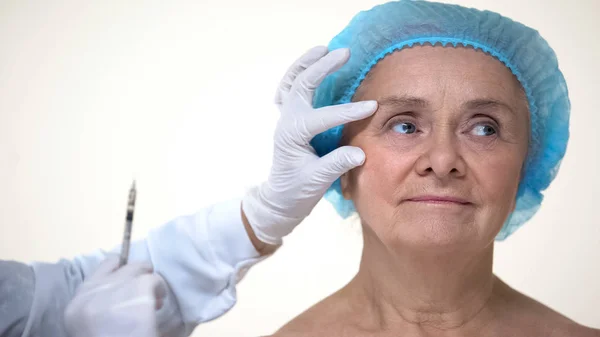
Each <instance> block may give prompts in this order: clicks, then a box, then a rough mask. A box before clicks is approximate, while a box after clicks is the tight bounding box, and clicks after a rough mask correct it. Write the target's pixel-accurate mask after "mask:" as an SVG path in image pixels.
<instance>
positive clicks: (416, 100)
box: [377, 95, 429, 108]
mask: <svg viewBox="0 0 600 337" xmlns="http://www.w3.org/2000/svg"><path fill="white" fill-rule="evenodd" d="M377 102H378V105H379V106H389V107H403V108H406V107H415V108H425V107H427V106H428V105H429V103H428V102H427V100H425V99H423V98H420V97H415V96H409V95H402V96H386V97H383V98H381V99H378V100H377Z"/></svg>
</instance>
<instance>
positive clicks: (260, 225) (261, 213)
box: [242, 186, 304, 246]
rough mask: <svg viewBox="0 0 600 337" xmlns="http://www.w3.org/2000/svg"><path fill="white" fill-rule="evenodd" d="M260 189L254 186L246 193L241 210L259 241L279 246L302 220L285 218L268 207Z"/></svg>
mask: <svg viewBox="0 0 600 337" xmlns="http://www.w3.org/2000/svg"><path fill="white" fill-rule="evenodd" d="M261 187H262V186H255V187H252V188H251V189H250V190H248V192H246V195H245V196H244V198H243V199H242V210H243V211H244V214H246V218H248V222H249V223H250V227H252V230H254V234H255V235H256V237H257V238H258V239H259V240H260V241H262V242H264V243H267V244H270V245H276V246H277V245H281V243H282V238H283V237H284V236H286V235H288V234H290V233H291V232H292V231H293V230H294V228H295V227H296V226H297V225H298V224H299V223H300V222H301V221H302V220H304V218H293V217H287V216H285V215H282V214H281V213H280V212H278V211H276V210H275V209H274V207H270V204H269V202H267V201H266V200H265V198H264V196H263V194H262V193H261Z"/></svg>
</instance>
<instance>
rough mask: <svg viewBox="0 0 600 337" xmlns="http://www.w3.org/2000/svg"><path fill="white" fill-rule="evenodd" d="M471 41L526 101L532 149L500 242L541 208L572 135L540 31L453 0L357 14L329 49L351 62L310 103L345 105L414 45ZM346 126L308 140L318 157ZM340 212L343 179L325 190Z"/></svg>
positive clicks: (345, 208) (559, 81) (564, 95)
mask: <svg viewBox="0 0 600 337" xmlns="http://www.w3.org/2000/svg"><path fill="white" fill-rule="evenodd" d="M424 44H431V45H441V46H445V47H458V46H464V47H472V48H474V49H479V50H482V51H484V52H486V53H487V54H489V55H491V56H493V57H495V58H496V59H498V60H500V61H501V62H502V63H503V64H504V65H506V67H508V69H510V71H511V72H512V73H513V74H514V75H515V76H516V78H517V79H518V80H519V82H520V83H521V85H522V86H523V88H524V90H525V93H526V95H527V101H528V104H529V112H530V115H531V117H530V120H531V123H530V124H531V133H530V141H529V150H528V155H527V159H526V161H525V166H524V170H523V174H522V178H521V181H520V183H519V189H518V192H517V200H516V207H515V210H514V211H513V212H512V213H511V214H510V216H509V217H508V218H507V220H506V222H505V223H504V226H503V227H502V229H501V231H500V232H499V234H498V235H497V237H496V240H504V239H505V238H507V237H508V236H509V235H510V234H512V233H513V232H514V231H515V230H517V229H518V228H519V227H520V226H521V225H523V223H525V222H526V221H528V220H529V219H530V218H531V217H532V216H533V215H534V214H535V213H536V212H537V210H538V209H539V207H540V204H541V202H542V199H543V195H542V192H543V191H544V190H545V189H546V188H547V187H548V185H549V184H550V182H551V181H552V180H553V179H554V177H555V176H556V174H557V172H558V168H559V166H560V162H561V160H562V158H563V156H564V154H565V150H566V147H567V142H568V139H569V115H570V102H569V97H568V91H567V85H566V83H565V79H564V77H563V75H562V73H561V71H560V70H559V68H558V61H557V59H556V55H555V53H554V51H553V50H552V49H551V48H550V46H549V45H548V43H547V42H546V41H545V40H544V39H543V38H542V37H541V36H540V34H539V33H538V32H537V31H536V30H534V29H531V28H529V27H527V26H525V25H523V24H521V23H518V22H515V21H513V20H511V19H509V18H506V17H503V16H501V15H500V14H497V13H494V12H490V11H480V10H477V9H473V8H465V7H461V6H458V5H450V4H443V3H436V2H429V1H409V0H401V1H394V2H388V3H385V4H382V5H378V6H375V7H374V8H372V9H371V10H368V11H363V12H360V13H358V14H357V15H356V16H355V17H354V18H353V19H352V20H351V21H350V23H349V24H348V25H347V26H346V28H344V30H342V32H340V33H339V34H338V35H337V36H335V37H334V38H333V39H332V40H331V42H330V43H329V46H328V47H329V50H334V49H338V48H349V49H350V59H349V61H348V62H347V63H346V64H345V65H344V66H343V67H342V68H341V69H340V70H338V71H337V72H335V73H333V74H331V75H329V76H327V77H326V78H325V79H324V81H323V83H322V84H321V85H320V86H319V87H318V88H317V90H316V92H315V97H314V101H313V106H314V107H315V108H319V107H323V106H329V105H336V104H342V103H349V102H351V100H352V97H353V96H354V93H355V92H356V89H357V88H358V86H359V85H360V84H361V82H362V80H363V79H364V78H365V76H366V75H367V74H368V72H369V71H370V70H371V69H372V68H373V66H374V65H375V64H377V62H379V61H381V60H382V59H383V58H384V57H385V56H386V55H389V54H390V53H392V52H394V51H398V50H401V49H402V48H405V47H412V46H415V45H424ZM342 128H343V126H339V127H335V128H332V129H330V130H328V131H325V132H323V133H321V134H319V135H317V136H316V137H314V138H313V140H312V141H311V145H312V146H313V147H314V149H315V151H316V152H317V154H318V155H319V156H323V155H326V154H327V153H329V152H331V151H333V150H334V149H336V148H337V147H338V146H339V142H340V139H341V136H342ZM325 198H326V199H327V200H329V201H330V202H331V203H332V204H333V206H334V207H335V209H336V211H337V212H338V213H339V214H340V215H341V216H342V217H344V218H345V217H348V216H349V215H351V214H352V213H354V212H355V211H356V210H355V208H354V204H353V203H352V201H351V200H346V199H344V198H343V196H342V193H341V185H340V180H339V179H338V180H337V181H336V182H334V183H333V184H332V186H331V187H330V188H329V189H328V190H327V192H326V194H325Z"/></svg>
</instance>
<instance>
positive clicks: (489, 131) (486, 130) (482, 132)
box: [472, 124, 496, 136]
mask: <svg viewBox="0 0 600 337" xmlns="http://www.w3.org/2000/svg"><path fill="white" fill-rule="evenodd" d="M472 132H473V133H474V134H475V135H476V136H492V135H495V134H496V129H495V128H494V127H493V126H491V125H489V124H479V125H476V126H475V127H474V128H473V131H472Z"/></svg>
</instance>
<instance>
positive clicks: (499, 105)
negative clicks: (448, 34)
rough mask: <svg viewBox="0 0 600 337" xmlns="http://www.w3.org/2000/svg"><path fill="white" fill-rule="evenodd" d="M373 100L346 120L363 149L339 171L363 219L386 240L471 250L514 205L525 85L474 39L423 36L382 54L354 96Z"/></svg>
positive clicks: (347, 133) (486, 240)
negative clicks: (468, 43) (461, 41)
mask: <svg viewBox="0 0 600 337" xmlns="http://www.w3.org/2000/svg"><path fill="white" fill-rule="evenodd" d="M359 100H377V101H378V102H379V108H378V110H377V112H376V113H375V114H374V115H373V116H372V117H371V118H369V119H366V120H362V121H358V122H354V123H351V124H348V125H346V127H345V129H344V137H343V141H342V142H343V143H345V144H347V145H353V146H358V147H360V148H362V149H363V150H364V152H365V153H366V161H365V163H364V165H363V166H361V167H359V168H357V169H354V170H352V171H350V172H348V173H347V174H345V175H344V176H342V180H341V182H342V191H343V194H344V197H345V198H347V199H352V200H353V201H354V204H355V207H356V209H357V211H358V213H359V215H360V217H361V220H362V222H363V225H366V226H369V227H370V228H371V230H372V231H373V232H375V234H376V235H377V236H378V237H379V239H380V240H381V241H383V242H384V243H385V244H386V245H388V246H397V245H398V244H403V245H410V246H412V247H413V248H416V249H425V248H427V249H432V248H435V249H446V250H457V249H462V250H465V249H466V250H477V249H482V248H483V247H486V246H487V245H489V244H490V243H491V242H493V240H494V237H495V236H496V234H497V233H498V232H499V231H500V229H501V227H502V225H503V223H504V221H505V220H506V218H507V216H508V215H509V214H510V212H512V210H513V209H514V207H515V196H516V192H517V188H518V185H519V179H520V173H521V168H522V166H523V163H524V160H525V157H526V155H527V147H528V137H529V113H528V109H527V102H526V99H525V96H524V93H523V92H522V89H521V86H520V84H519V82H518V81H517V79H516V78H515V77H514V76H513V75H512V73H511V72H510V71H509V70H508V69H507V68H506V67H505V66H504V65H503V64H502V63H500V62H499V61H498V60H496V59H495V58H493V57H491V56H489V55H487V54H485V53H483V52H481V51H476V50H474V49H470V48H444V47H438V46H436V47H432V46H421V47H414V48H410V49H405V50H402V51H399V52H395V53H393V54H391V55H388V56H387V57H386V58H384V59H383V60H382V61H380V62H379V63H378V64H377V65H376V66H375V67H374V68H373V69H372V70H371V72H370V73H369V76H368V77H367V79H366V80H365V81H363V83H362V84H361V86H360V87H359V89H358V90H357V92H356V95H355V97H354V101H359Z"/></svg>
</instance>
